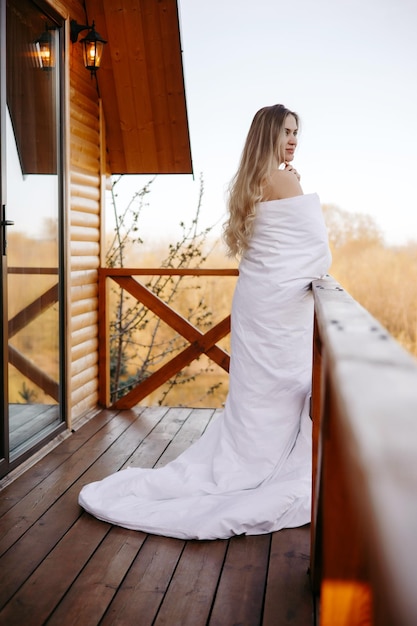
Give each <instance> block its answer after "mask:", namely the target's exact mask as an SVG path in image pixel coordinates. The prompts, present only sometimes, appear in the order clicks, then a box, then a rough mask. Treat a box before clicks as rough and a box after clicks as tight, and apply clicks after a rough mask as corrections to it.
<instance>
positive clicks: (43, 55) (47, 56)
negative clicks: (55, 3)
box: [35, 26, 55, 71]
mask: <svg viewBox="0 0 417 626" xmlns="http://www.w3.org/2000/svg"><path fill="white" fill-rule="evenodd" d="M51 30H55V29H54V28H53V29H50V28H48V26H47V27H46V30H44V31H43V33H42V35H41V36H40V37H38V39H36V41H35V47H36V54H37V56H38V61H39V67H41V68H42V69H43V70H46V71H48V70H52V69H53V68H54V67H55V50H54V38H53V36H52V35H51Z"/></svg>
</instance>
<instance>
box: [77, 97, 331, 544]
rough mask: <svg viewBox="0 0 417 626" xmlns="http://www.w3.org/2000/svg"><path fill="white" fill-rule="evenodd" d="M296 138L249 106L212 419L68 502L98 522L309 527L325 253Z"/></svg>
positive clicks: (276, 117)
mask: <svg viewBox="0 0 417 626" xmlns="http://www.w3.org/2000/svg"><path fill="white" fill-rule="evenodd" d="M297 133H298V116H297V115H296V114H295V113H293V112H292V111H289V110H288V109H286V108H285V107H284V106H282V105H275V106H271V107H265V108H263V109H261V110H260V111H259V112H258V113H257V114H256V115H255V118H254V120H253V122H252V125H251V128H250V130H249V134H248V137H247V140H246V143H245V146H244V150H243V153H242V158H241V163H240V166H239V169H238V171H237V174H236V176H235V178H234V180H233V182H232V185H231V190H230V199H229V212H230V216H229V220H228V223H227V224H226V227H225V241H226V244H227V246H228V249H229V253H230V254H231V255H238V256H240V257H241V261H240V266H239V279H238V281H237V285H236V290H235V294H234V298H233V305H232V332H231V348H232V350H231V363H230V384H229V394H228V397H227V400H226V404H225V409H224V411H223V413H222V414H221V415H220V416H219V417H218V419H217V420H216V421H215V422H214V424H212V425H211V426H210V427H209V428H208V429H207V431H206V432H205V433H204V435H203V436H202V437H201V438H200V439H199V440H198V441H197V442H196V443H194V444H193V445H192V446H190V448H188V449H187V450H186V451H185V452H184V453H183V454H181V455H180V456H179V457H178V458H177V459H175V460H174V461H172V462H171V463H169V464H168V465H166V466H165V467H163V468H160V469H140V468H129V469H126V470H122V471H120V472H117V473H116V474H113V475H111V476H109V477H107V478H105V479H104V480H102V481H100V482H96V483H91V484H89V485H86V486H85V487H84V488H83V489H82V491H81V494H80V504H81V505H82V506H83V507H84V508H85V509H86V510H87V511H89V512H90V513H92V514H93V515H95V516H96V517H98V518H99V519H103V520H105V521H107V522H111V523H114V524H118V525H120V526H124V527H126V528H133V529H137V530H142V531H145V532H150V533H155V534H161V535H166V536H171V537H179V538H182V539H216V538H227V537H230V536H232V535H236V534H242V533H246V534H261V533H268V532H272V531H275V530H279V529H280V528H284V527H294V526H300V525H303V524H305V523H307V522H309V521H310V503H311V495H310V492H311V420H310V418H309V412H308V411H309V397H310V387H311V361H312V354H311V353H312V334H313V300H312V292H311V282H312V280H314V279H315V278H319V277H320V276H322V275H323V274H325V273H326V272H327V269H328V267H329V263H330V255H329V250H328V244H327V235H326V230H325V226H324V223H323V218H322V213H321V207H320V202H319V199H318V196H317V195H316V194H310V195H303V192H302V189H301V186H300V182H299V175H298V173H297V171H296V170H295V169H294V168H293V167H292V165H291V161H292V159H293V157H294V152H295V148H296V145H297Z"/></svg>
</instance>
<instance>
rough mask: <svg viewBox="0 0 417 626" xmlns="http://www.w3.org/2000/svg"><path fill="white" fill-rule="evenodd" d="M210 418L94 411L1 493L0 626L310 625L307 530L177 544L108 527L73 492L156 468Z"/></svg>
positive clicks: (163, 411) (185, 412)
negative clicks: (128, 471) (125, 472)
mask: <svg viewBox="0 0 417 626" xmlns="http://www.w3.org/2000/svg"><path fill="white" fill-rule="evenodd" d="M213 414H214V410H213V409H194V410H192V409H185V408H181V409H175V408H170V409H168V408H166V407H165V408H164V407H158V408H157V407H153V408H143V407H142V408H140V407H137V408H135V409H134V410H130V411H117V410H110V411H109V410H103V411H100V412H99V413H97V414H96V415H95V416H94V417H93V418H92V419H91V420H89V421H88V423H86V424H85V425H84V426H83V427H82V428H80V429H79V430H77V431H76V432H75V433H73V434H72V435H71V436H70V437H68V438H67V439H65V440H64V441H63V442H62V443H60V444H59V445H58V446H57V447H56V448H54V449H53V450H52V451H50V452H49V454H48V455H47V456H45V457H44V458H43V459H42V460H40V461H39V462H38V463H37V464H36V465H35V466H34V467H32V468H31V469H30V470H28V471H27V472H25V473H24V474H23V475H21V476H20V477H19V478H18V479H16V480H15V481H14V482H13V483H11V484H10V485H8V486H7V487H5V488H4V489H3V490H2V491H1V492H0V515H1V518H0V554H1V555H2V556H1V558H0V581H1V582H0V607H2V609H1V610H0V623H1V624H7V625H8V626H12V625H14V624H16V626H17V625H19V626H20V625H21V624H28V625H30V626H35V625H39V626H40V625H41V624H59V625H60V626H67V625H68V626H70V625H71V626H72V625H73V624H82V625H83V626H89V625H91V626H93V625H95V624H99V623H100V624H116V623H117V624H125V625H126V626H131V625H133V624H138V625H139V626H148V625H149V626H150V625H151V624H155V625H156V624H158V625H162V624H167V625H170V626H180V625H181V626H183V625H189V626H203V625H204V624H212V625H218V626H228V625H230V626H231V625H232V624H245V625H256V624H264V625H265V626H276V625H280V624H295V625H299V626H308V625H309V624H312V623H313V618H312V616H313V606H312V596H311V593H310V590H309V579H308V575H307V570H308V566H309V528H308V527H304V528H299V529H291V530H284V531H281V532H279V533H274V534H272V535H262V536H258V537H244V536H242V537H235V538H233V539H230V540H228V541H224V540H219V541H187V542H186V541H181V540H179V539H170V538H164V537H157V536H151V535H149V536H148V535H146V534H144V533H141V532H135V531H130V530H125V529H122V528H117V527H112V526H110V525H109V524H106V523H104V522H99V521H98V520H96V519H94V518H93V517H91V516H90V515H88V514H86V513H84V512H83V511H82V510H81V508H80V507H79V506H78V504H77V496H78V493H79V490H80V489H81V487H82V485H84V484H85V483H87V482H90V481H93V480H97V479H100V478H102V477H104V476H105V475H107V474H108V473H110V472H114V471H116V470H118V469H119V468H121V467H123V466H126V465H129V464H133V465H140V466H143V467H150V466H159V465H162V464H165V463H166V462H167V461H169V460H171V459H172V458H174V457H175V456H177V455H178V454H179V453H180V452H181V451H182V450H183V449H184V448H186V447H187V446H189V444H190V443H191V442H192V441H193V440H194V439H196V438H197V437H199V436H200V435H201V433H202V432H203V431H204V429H205V428H206V426H207V424H208V422H209V421H210V419H211V418H212V417H213Z"/></svg>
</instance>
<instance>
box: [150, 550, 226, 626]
mask: <svg viewBox="0 0 417 626" xmlns="http://www.w3.org/2000/svg"><path fill="white" fill-rule="evenodd" d="M227 545H228V542H227V541H224V540H223V541H222V540H219V541H188V542H187V543H186V545H185V548H184V551H183V553H182V555H181V559H180V561H179V564H178V567H177V569H176V570H175V573H174V576H173V578H172V581H171V583H170V585H169V588H168V590H167V593H166V595H165V598H164V601H163V603H162V605H161V608H160V610H159V613H158V615H157V618H156V620H155V622H154V626H172V624H181V626H205V624H206V623H207V620H208V617H209V615H210V611H211V607H212V604H213V598H214V595H215V592H216V587H217V583H218V580H219V576H220V573H221V570H222V567H223V561H224V557H225V554H226V550H227Z"/></svg>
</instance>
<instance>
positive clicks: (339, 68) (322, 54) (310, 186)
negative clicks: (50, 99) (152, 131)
mask: <svg viewBox="0 0 417 626" xmlns="http://www.w3.org/2000/svg"><path fill="white" fill-rule="evenodd" d="M178 4H179V11H180V28H181V40H182V49H183V64H184V78H185V88H186V99H187V110H188V119H189V128H190V140H191V151H192V158H193V170H194V176H191V175H181V176H159V177H158V178H157V179H156V180H155V181H154V183H153V184H152V192H151V194H150V196H149V207H147V208H146V209H145V210H144V211H143V213H142V217H141V224H142V226H141V228H142V232H143V237H144V238H145V239H148V238H149V239H153V240H157V239H166V237H172V236H174V235H175V234H176V233H177V232H179V230H178V224H179V222H180V221H182V220H188V219H192V217H193V215H194V211H195V208H196V206H197V200H198V194H199V184H200V183H199V178H200V174H202V176H203V179H204V196H203V206H202V222H203V224H204V225H206V226H209V225H212V224H214V223H216V224H217V226H216V227H215V229H214V234H216V233H217V234H218V235H220V232H221V224H222V223H223V222H224V220H225V219H226V192H227V186H228V183H229V181H230V179H231V178H232V176H233V175H234V173H235V171H236V169H237V166H238V162H239V157H240V154H241V150H242V147H243V143H244V140H245V137H246V134H247V132H248V129H249V125H250V123H251V121H252V118H253V116H254V114H255V113H256V111H257V110H258V109H260V108H261V107H263V106H267V105H271V104H276V103H282V104H284V105H285V106H286V107H288V108H289V109H292V110H295V111H297V113H298V114H299V115H300V118H301V133H300V139H299V145H298V149H297V153H296V156H295V159H294V166H295V167H296V168H297V170H298V171H299V172H300V174H301V183H302V186H303V190H304V192H305V193H310V192H317V193H318V194H319V196H320V198H321V201H322V203H328V204H334V205H336V206H337V207H339V208H340V209H343V210H345V211H349V212H352V213H366V214H369V215H371V216H372V217H373V218H374V220H375V222H376V223H377V224H378V226H379V227H380V229H381V231H382V233H383V235H384V237H385V240H386V241H387V243H389V244H392V245H397V244H399V245H402V244H406V243H408V242H409V241H417V194H416V189H415V182H416V179H417V113H416V112H417V36H416V33H417V2H416V0H345V1H343V0H314V1H312V0H293V1H292V2H282V1H280V0H256V2H255V1H252V0H210V2H207V1H206V0H204V1H203V0H178ZM149 178H150V177H149V176H147V177H138V176H134V177H133V176H126V177H124V179H123V180H122V181H121V183H120V193H121V197H124V196H126V197H130V194H131V193H132V191H133V190H135V189H137V188H138V187H140V186H141V185H142V184H143V183H144V182H145V181H147V180H149ZM161 220H162V221H161ZM161 223H162V224H163V228H161Z"/></svg>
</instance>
